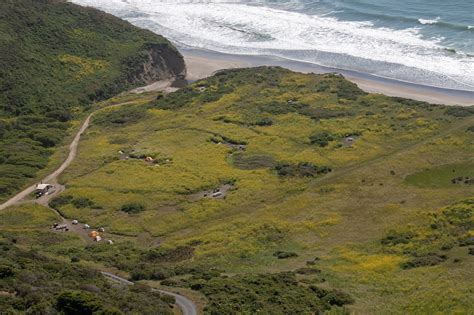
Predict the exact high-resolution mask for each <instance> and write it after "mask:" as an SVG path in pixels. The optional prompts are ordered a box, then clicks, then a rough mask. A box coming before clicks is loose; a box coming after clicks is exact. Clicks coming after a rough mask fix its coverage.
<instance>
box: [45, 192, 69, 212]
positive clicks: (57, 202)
mask: <svg viewBox="0 0 474 315" xmlns="http://www.w3.org/2000/svg"><path fill="white" fill-rule="evenodd" d="M73 199H74V197H73V196H70V195H59V196H58V197H55V198H53V199H52V200H51V201H50V202H49V206H50V207H51V208H53V209H59V208H61V207H62V206H65V205H67V204H69V203H71V202H72V200H73Z"/></svg>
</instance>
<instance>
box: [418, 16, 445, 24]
mask: <svg viewBox="0 0 474 315" xmlns="http://www.w3.org/2000/svg"><path fill="white" fill-rule="evenodd" d="M440 19H441V18H440V17H439V16H438V17H437V18H436V19H433V20H427V19H418V22H420V24H423V25H432V24H436V23H438V22H439V20H440Z"/></svg>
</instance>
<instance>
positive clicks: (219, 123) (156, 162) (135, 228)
mask: <svg viewBox="0 0 474 315" xmlns="http://www.w3.org/2000/svg"><path fill="white" fill-rule="evenodd" d="M472 126H474V110H473V108H472V107H471V108H461V107H446V106H438V105H430V104H427V103H423V102H417V101H412V100H406V99H399V98H389V97H386V96H383V95H373V94H367V93H364V92H363V91H361V90H360V89H358V88H357V86H355V85H354V84H352V83H350V82H349V81H346V80H345V79H344V78H342V77H340V76H337V75H331V74H327V75H311V74H300V73H294V72H291V71H288V70H284V69H281V68H267V67H262V68H255V69H239V70H228V71H222V72H220V73H218V74H216V75H215V76H213V77H211V78H208V79H205V80H201V81H198V82H195V83H194V84H192V85H190V86H188V87H186V88H183V89H181V90H179V91H178V92H175V93H173V94H169V95H166V96H163V95H157V100H156V101H153V102H151V103H147V104H143V100H142V99H140V97H139V96H137V104H136V105H133V104H132V105H128V106H124V107H120V108H109V109H105V110H104V111H102V112H101V113H99V114H98V115H97V116H95V117H94V119H93V123H92V126H91V127H90V128H89V129H88V131H87V132H86V134H85V136H84V138H83V140H81V146H80V152H79V156H78V158H77V159H76V160H75V162H74V163H73V164H72V165H71V167H70V168H68V169H67V170H66V172H65V173H64V174H63V176H62V179H61V181H62V182H63V183H64V184H65V185H66V191H65V192H64V193H62V195H60V196H58V197H57V198H56V199H54V200H53V201H52V202H51V204H50V205H51V206H52V207H54V208H56V209H57V210H59V211H60V212H61V213H62V214H63V215H65V216H66V217H68V218H70V219H78V220H79V221H81V222H87V223H88V224H91V226H103V227H105V229H106V231H107V233H108V234H107V237H108V238H110V239H113V240H114V241H115V244H114V245H113V246H109V245H107V244H95V245H90V244H89V245H88V244H87V243H84V242H82V241H81V239H80V238H79V237H78V236H77V235H75V234H73V233H70V234H67V233H66V234H62V235H61V238H60V239H58V240H57V241H56V242H54V243H52V244H49V243H50V241H47V238H46V237H45V236H44V235H48V233H50V234H51V233H52V232H48V231H47V227H45V228H44V229H42V228H41V226H37V227H35V228H31V229H28V230H26V231H24V232H22V233H28V235H29V237H18V231H16V230H15V229H14V228H12V227H9V226H8V224H6V226H4V227H3V229H4V232H2V233H3V234H7V235H6V237H9V238H13V237H18V239H17V244H18V245H19V246H26V247H32V248H38V249H40V250H41V251H43V252H47V253H50V254H55V255H61V256H65V257H67V258H68V259H70V258H72V257H77V258H78V259H80V260H81V262H88V263H92V264H101V265H104V266H107V267H109V268H117V269H120V270H122V271H124V272H127V273H128V274H129V275H130V277H131V278H132V279H134V280H137V281H138V280H142V281H145V280H147V281H151V282H149V283H154V284H157V283H160V284H161V285H166V286H171V287H176V288H187V289H188V290H192V291H193V292H195V294H197V295H199V296H202V297H203V298H204V299H205V300H206V301H207V306H206V308H205V311H206V313H208V314H242V313H245V314H253V313H257V312H258V313H261V314H289V313H298V314H311V313H314V312H320V313H323V312H328V313H329V314H343V313H344V312H347V311H349V312H356V313H358V314H387V313H391V314H408V313H410V314H433V313H461V314H466V313H470V312H472V310H473V309H474V305H473V301H472V292H473V291H474V275H473V273H472V270H474V268H473V267H474V256H473V254H474V249H473V244H474V242H473V236H474V221H473V220H474V219H473V212H474V201H473V198H474V191H473V187H474V186H473V181H472V178H473V177H474V174H473V173H472V170H473V169H474V160H473V157H474V145H473V144H474V143H473V141H474V134H473V132H472V130H473V127H472ZM145 158H148V159H147V160H145ZM449 174H451V175H449ZM459 178H461V179H459ZM44 210H46V209H44ZM11 211H26V210H24V209H21V207H20V208H12V209H11ZM31 220H33V219H32V218H30V219H27V218H25V219H24V220H23V222H29V221H31ZM23 224H26V223H23ZM36 235H43V236H42V237H37V236H36ZM55 235H58V234H55Z"/></svg>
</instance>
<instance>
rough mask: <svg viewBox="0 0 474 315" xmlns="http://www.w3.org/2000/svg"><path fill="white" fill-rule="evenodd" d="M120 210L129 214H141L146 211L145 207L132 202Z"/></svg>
mask: <svg viewBox="0 0 474 315" xmlns="http://www.w3.org/2000/svg"><path fill="white" fill-rule="evenodd" d="M120 210H122V211H123V212H127V213H139V212H142V211H145V206H144V205H143V204H141V203H138V202H131V203H127V204H124V205H123V206H122V207H121V208H120Z"/></svg>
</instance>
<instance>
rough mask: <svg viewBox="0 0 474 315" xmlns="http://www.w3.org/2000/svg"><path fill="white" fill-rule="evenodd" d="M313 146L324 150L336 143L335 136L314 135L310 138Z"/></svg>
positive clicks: (322, 133)
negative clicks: (330, 144) (333, 142)
mask: <svg viewBox="0 0 474 315" xmlns="http://www.w3.org/2000/svg"><path fill="white" fill-rule="evenodd" d="M309 140H310V142H311V144H316V145H318V146H319V147H321V148H323V147H325V146H327V145H328V144H329V142H331V141H334V140H335V139H334V136H333V135H331V134H330V133H328V132H318V133H314V134H312V135H311V136H310V137H309Z"/></svg>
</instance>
